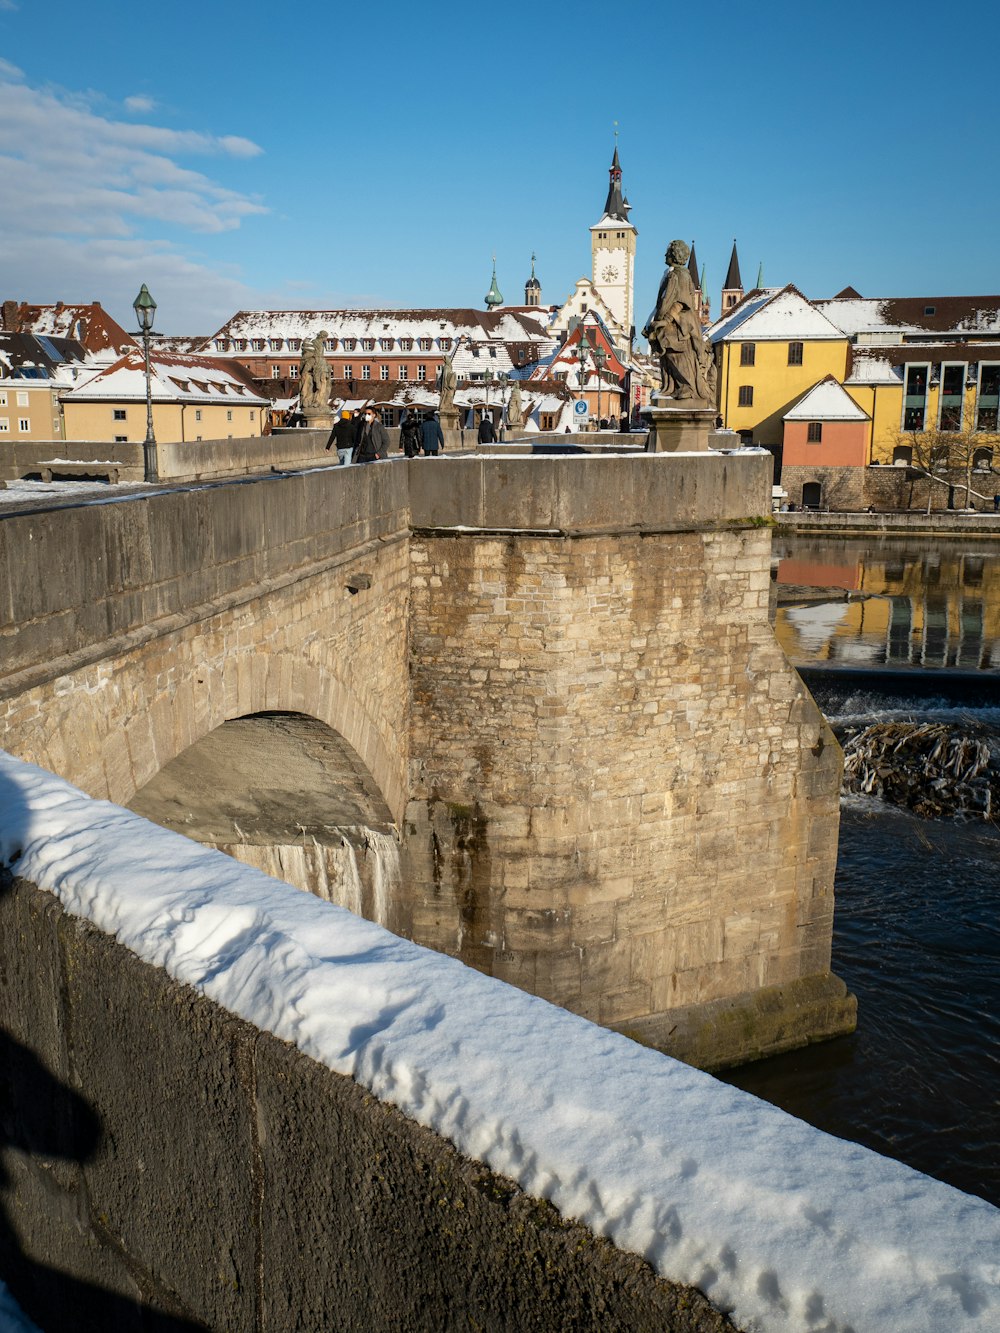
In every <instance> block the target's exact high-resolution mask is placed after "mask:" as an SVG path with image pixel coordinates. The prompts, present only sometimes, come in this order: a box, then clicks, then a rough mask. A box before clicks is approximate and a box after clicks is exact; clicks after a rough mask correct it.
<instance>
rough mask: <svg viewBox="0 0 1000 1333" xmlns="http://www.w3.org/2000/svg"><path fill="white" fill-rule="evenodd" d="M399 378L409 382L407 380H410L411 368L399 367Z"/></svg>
mask: <svg viewBox="0 0 1000 1333" xmlns="http://www.w3.org/2000/svg"><path fill="white" fill-rule="evenodd" d="M399 378H400V379H401V380H407V379H409V378H410V368H409V366H400V367H399Z"/></svg>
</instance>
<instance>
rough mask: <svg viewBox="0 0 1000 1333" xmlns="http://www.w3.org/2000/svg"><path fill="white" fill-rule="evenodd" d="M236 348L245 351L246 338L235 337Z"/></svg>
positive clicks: (238, 350)
mask: <svg viewBox="0 0 1000 1333" xmlns="http://www.w3.org/2000/svg"><path fill="white" fill-rule="evenodd" d="M236 350H237V352H245V351H246V350H247V340H246V338H237V339H236Z"/></svg>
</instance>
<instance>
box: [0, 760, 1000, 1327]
mask: <svg viewBox="0 0 1000 1333" xmlns="http://www.w3.org/2000/svg"><path fill="white" fill-rule="evenodd" d="M0 856H2V859H3V861H4V862H5V863H6V864H8V865H10V867H11V869H12V871H13V873H14V874H16V875H17V876H20V877H22V878H24V879H27V880H29V881H31V882H33V883H34V884H36V885H38V886H39V887H41V888H43V889H46V890H48V891H50V892H51V893H53V894H55V895H56V896H57V897H58V898H59V900H60V901H61V903H62V906H63V908H64V909H65V911H66V912H68V913H70V914H71V915H73V916H79V917H82V918H85V919H87V920H89V921H90V922H92V923H93V924H94V925H96V926H97V927H98V928H99V929H100V930H102V931H104V932H106V933H108V934H110V935H112V936H114V937H115V938H116V939H117V940H118V941H119V942H120V943H121V944H123V945H125V946H127V948H128V949H129V950H131V951H133V952H134V953H135V954H137V955H138V956H139V957H140V958H141V959H143V960H145V961H147V962H148V963H151V964H154V965H155V966H157V967H158V968H162V969H163V970H164V971H165V972H166V973H167V974H169V976H170V977H172V978H174V979H175V980H176V981H178V982H182V983H186V984H188V985H190V986H192V987H194V988H195V989H196V990H197V991H199V992H201V993H202V994H204V995H205V996H207V997H209V998H210V999H211V1000H213V1001H215V1002H216V1003H217V1004H218V1005H220V1006H222V1007H223V1008H225V1009H226V1010H228V1011H230V1012H231V1013H233V1014H236V1015H238V1016H240V1017H241V1018H242V1019H244V1020H246V1021H247V1022H248V1023H250V1024H253V1025H255V1026H256V1027H257V1028H260V1029H262V1030H265V1031H267V1032H270V1033H272V1034H275V1035H276V1036H278V1037H280V1038H283V1039H284V1040H286V1041H288V1042H290V1043H293V1044H294V1045H295V1046H296V1047H297V1048H298V1049H299V1050H300V1051H301V1052H303V1053H304V1054H305V1055H307V1056H309V1057H311V1058H312V1059H313V1060H315V1061H318V1062H319V1063H320V1064H322V1065H325V1066H327V1067H328V1068H329V1069H331V1070H333V1071H335V1072H336V1073H338V1074H341V1075H346V1076H348V1077H349V1078H350V1079H353V1080H355V1081H356V1083H358V1084H360V1085H362V1086H363V1087H365V1088H368V1089H370V1091H371V1092H372V1093H373V1094H374V1096H375V1097H376V1098H377V1099H379V1100H380V1101H381V1102H386V1103H391V1104H394V1105H395V1106H396V1107H398V1108H399V1109H400V1110H401V1111H402V1112H403V1113H404V1114H405V1115H406V1116H407V1117H409V1118H410V1119H412V1120H413V1121H416V1122H417V1123H419V1124H420V1125H423V1126H426V1127H427V1128H429V1129H431V1130H433V1131H434V1132H435V1133H436V1134H438V1135H441V1136H443V1137H444V1138H446V1139H448V1140H450V1141H451V1143H453V1144H454V1145H455V1146H456V1148H457V1149H458V1150H459V1152H460V1153H462V1154H464V1155H465V1156H466V1157H467V1158H471V1159H475V1160H478V1161H481V1162H484V1163H486V1164H487V1165H488V1166H489V1167H490V1168H491V1169H492V1170H493V1171H495V1172H497V1173H499V1174H501V1175H503V1176H507V1177H509V1178H510V1179H512V1180H513V1181H515V1182H516V1183H517V1184H518V1185H519V1186H520V1187H521V1188H522V1189H523V1190H525V1191H526V1192H528V1193H529V1194H531V1195H533V1196H536V1197H538V1198H543V1199H546V1200H549V1201H551V1203H552V1204H554V1205H555V1207H556V1208H557V1209H558V1210H559V1212H560V1213H561V1214H562V1215H563V1216H564V1217H566V1218H570V1219H576V1220H578V1221H580V1222H582V1223H583V1224H585V1225H586V1226H587V1227H589V1228H590V1229H591V1230H592V1231H593V1232H595V1233H597V1234H598V1235H600V1236H604V1237H607V1238H609V1239H611V1240H612V1241H613V1242H614V1244H615V1245H617V1246H618V1247H620V1248H621V1249H624V1250H626V1251H631V1252H633V1253H635V1254H637V1255H640V1256H642V1257H644V1258H645V1259H646V1260H648V1262H649V1263H650V1264H651V1265H652V1267H653V1268H654V1269H655V1270H656V1272H657V1273H659V1274H660V1275H661V1276H662V1277H664V1278H666V1279H669V1280H671V1281H674V1282H679V1283H683V1284H686V1285H690V1286H694V1287H698V1288H700V1289H701V1290H702V1291H703V1292H705V1293H706V1294H707V1296H708V1297H709V1298H710V1300H711V1301H712V1302H713V1303H714V1304H715V1305H716V1306H717V1307H719V1308H721V1309H723V1310H726V1311H730V1312H731V1317H732V1319H733V1321H734V1322H735V1323H736V1324H737V1325H738V1326H740V1327H742V1328H745V1329H759V1330H766V1331H767V1333H772V1331H773V1333H777V1331H778V1330H788V1331H789V1333H792V1331H793V1330H794V1331H795V1333H800V1331H801V1330H803V1329H809V1330H825V1331H826V1333H847V1330H854V1333H863V1330H872V1331H873V1333H875V1331H878V1333H884V1330H886V1329H904V1328H905V1329H906V1330H907V1333H918V1331H919V1330H927V1333H940V1330H942V1329H948V1330H950V1333H955V1331H956V1330H964V1329H969V1330H972V1329H976V1330H986V1329H990V1330H992V1329H996V1328H997V1327H1000V1211H998V1210H997V1209H995V1208H993V1207H991V1206H990V1205H989V1204H987V1203H985V1202H983V1201H981V1200H979V1199H976V1198H973V1197H970V1196H968V1195H964V1194H962V1193H960V1192H959V1191H957V1190H955V1189H952V1188H951V1187H949V1186H947V1185H944V1184H941V1183H940V1182H937V1181H934V1180H932V1179H930V1178H928V1177H926V1176H923V1175H921V1174H919V1173H918V1172H915V1171H913V1170H910V1169H909V1168H907V1167H905V1166H902V1165H900V1164H898V1163H896V1162H893V1161H890V1160H888V1159H886V1158H883V1157H880V1156H878V1155H877V1154H875V1153H873V1152H870V1151H868V1150H866V1149H863V1148H860V1147H857V1146H855V1145H852V1144H849V1143H844V1142H841V1141H839V1140H837V1139H834V1138H831V1137H829V1136H828V1135H825V1134H823V1133H821V1132H819V1131H818V1130H815V1129H812V1128H810V1127H809V1126H807V1125H805V1124H803V1123H801V1122H799V1121H797V1120H795V1119H793V1118H792V1117H790V1116H788V1115H785V1114H784V1113H782V1112H781V1111H778V1110H776V1109H774V1108H773V1107H771V1106H769V1105H767V1104H765V1103H763V1102H760V1101H758V1100H757V1099H756V1098H754V1097H751V1096H749V1095H748V1094H745V1093H742V1092H740V1091H737V1090H735V1089H732V1088H729V1087H727V1086H726V1085H724V1084H721V1083H719V1082H717V1081H716V1080H715V1079H713V1078H712V1077H711V1076H709V1075H707V1074H703V1073H701V1072H699V1071H697V1070H695V1069H692V1068H689V1067H688V1066H685V1065H682V1064H679V1063H677V1062H675V1061H673V1060H671V1059H669V1058H667V1057H665V1056H662V1055H659V1054H657V1053H656V1052H654V1051H651V1050H647V1049H645V1048H643V1047H640V1046H638V1045H635V1044H634V1043H632V1042H631V1041H629V1040H628V1039H626V1038H624V1037H621V1036H618V1035H616V1034H615V1033H613V1032H609V1031H608V1030H606V1029H604V1028H600V1027H596V1026H594V1025H592V1024H590V1023H588V1022H586V1021H585V1020H583V1019H581V1018H578V1017H576V1016H574V1015H572V1014H569V1013H567V1012H565V1011H563V1010H560V1009H557V1008H555V1007H553V1006H552V1005H549V1004H547V1003H546V1002H545V1001H543V1000H540V999H537V998H535V997H533V996H530V995H527V994H525V993H523V992H521V991H519V990H515V989H513V988H511V987H508V986H506V985H504V984H503V983H500V982H497V981H494V980H492V979H490V978H487V977H485V976H482V975H480V974H478V973H476V972H474V971H471V970H469V969H467V968H465V967H464V966H462V965H461V964H459V963H457V962H455V961H454V960H452V959H449V958H445V957H443V956H440V955H438V954H435V953H432V952H429V951H428V950H426V949H423V948H420V947H418V946H416V945H413V944H410V943H408V942H407V941H404V940H401V939H398V938H396V937H395V936H393V935H390V934H388V933H387V932H386V931H384V930H382V929H381V928H380V927H378V926H375V925H373V924H371V923H369V922H367V921H364V920H361V919H359V918H357V917H354V916H352V915H351V914H350V913H348V912H346V911H344V910H342V909H340V908H337V907H333V906H330V905H329V904H326V903H323V902H320V901H319V900H317V899H313V898H310V897H309V896H307V895H305V894H301V893H299V892H297V891H295V890H292V889H290V888H288V887H286V886H284V885H281V884H279V883H278V882H277V881H275V880H272V879H270V878H268V877H267V876H265V875H262V874H260V873H258V872H256V871H253V870H250V869H247V868H245V867H243V866H240V865H238V864H237V863H236V862H235V861H231V860H229V859H228V858H226V857H224V856H222V855H220V854H218V853H215V852H212V851H208V850H205V849H203V848H200V847H198V846H197V845H195V844H193V843H191V842H189V841H188V840H187V839H185V838H182V837H179V836H177V835H175V834H172V833H169V832H166V831H164V830H161V829H159V828H156V827H154V826H153V825H150V824H148V823H146V822H145V821H143V820H142V819H139V818H138V817H137V816H135V815H133V814H131V813H130V812H128V811H126V810H123V809H121V808H119V807H117V806H113V805H110V804H107V803H104V802H97V801H93V800H91V799H89V798H88V797H86V796H84V795H83V794H82V793H81V792H79V791H78V790H77V789H75V788H73V787H71V786H70V785H69V784H67V783H65V782H63V781H62V780H61V779H58V778H56V777H53V776H52V775H51V774H49V773H46V772H44V771H43V770H41V769H38V768H35V767H33V766H31V765H28V764H24V763H22V762H20V761H18V760H15V759H13V758H11V757H10V756H8V755H6V754H3V753H2V752H0Z"/></svg>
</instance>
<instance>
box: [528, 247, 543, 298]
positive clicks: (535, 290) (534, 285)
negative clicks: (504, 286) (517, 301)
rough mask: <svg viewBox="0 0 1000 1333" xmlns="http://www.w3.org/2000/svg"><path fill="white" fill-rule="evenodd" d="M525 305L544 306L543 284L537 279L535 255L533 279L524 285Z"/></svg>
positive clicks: (533, 256)
mask: <svg viewBox="0 0 1000 1333" xmlns="http://www.w3.org/2000/svg"><path fill="white" fill-rule="evenodd" d="M524 304H525V305H541V304H542V284H541V283H540V282H539V281H538V279H537V278H536V277H535V255H534V251H532V255H531V277H530V278H529V279H528V281H527V282H526V283H525V284H524Z"/></svg>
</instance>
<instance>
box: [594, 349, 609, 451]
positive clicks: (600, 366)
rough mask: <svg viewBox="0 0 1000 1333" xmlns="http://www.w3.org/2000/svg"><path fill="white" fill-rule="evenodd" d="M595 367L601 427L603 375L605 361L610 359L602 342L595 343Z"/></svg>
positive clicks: (598, 420) (599, 426) (598, 421)
mask: <svg viewBox="0 0 1000 1333" xmlns="http://www.w3.org/2000/svg"><path fill="white" fill-rule="evenodd" d="M593 355H594V368H595V369H596V371H597V429H598V430H600V429H601V375H602V374H603V373H604V363H605V361H607V359H608V354H607V352H606V351H605V350H604V348H603V347H602V346H601V344H600V343H596V344H595V345H594V353H593Z"/></svg>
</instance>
